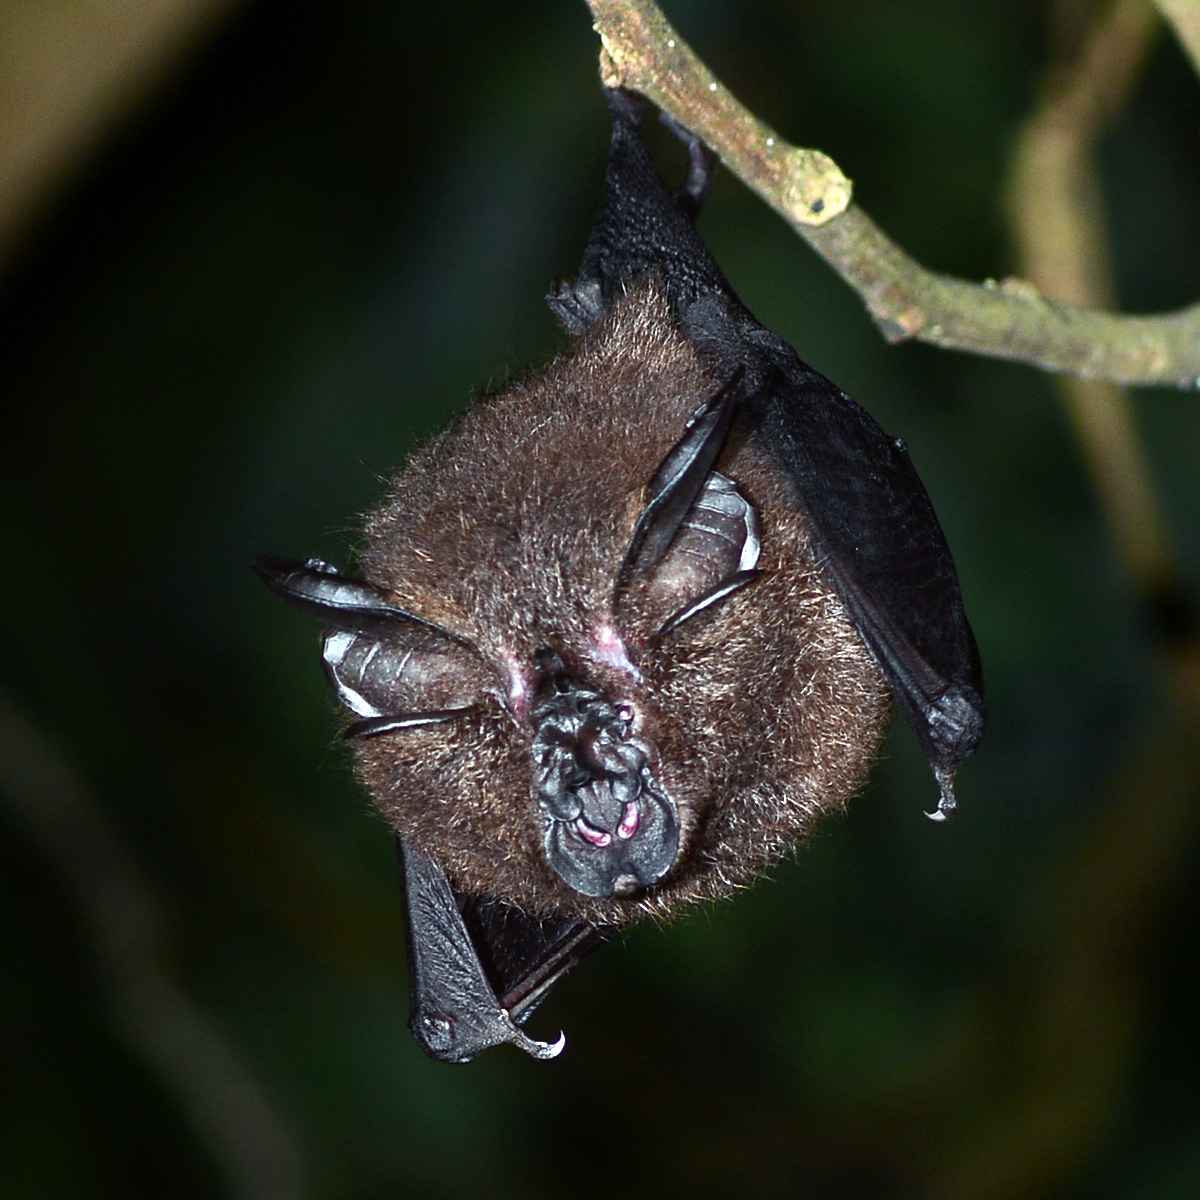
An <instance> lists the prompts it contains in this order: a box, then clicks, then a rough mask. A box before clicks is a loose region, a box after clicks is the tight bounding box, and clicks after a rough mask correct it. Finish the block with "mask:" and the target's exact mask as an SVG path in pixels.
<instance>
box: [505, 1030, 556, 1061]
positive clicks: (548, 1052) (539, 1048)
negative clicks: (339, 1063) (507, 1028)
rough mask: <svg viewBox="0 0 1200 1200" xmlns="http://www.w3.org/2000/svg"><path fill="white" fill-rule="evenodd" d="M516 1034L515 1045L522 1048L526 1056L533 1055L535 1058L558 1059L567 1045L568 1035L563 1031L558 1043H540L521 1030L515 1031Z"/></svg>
mask: <svg viewBox="0 0 1200 1200" xmlns="http://www.w3.org/2000/svg"><path fill="white" fill-rule="evenodd" d="M514 1032H515V1033H516V1034H517V1036H516V1037H515V1038H514V1039H513V1042H514V1044H515V1045H517V1046H520V1047H521V1049H522V1050H524V1051H525V1053H526V1054H532V1055H533V1057H534V1058H542V1059H547V1058H557V1057H558V1056H559V1055H560V1054H561V1053H562V1052H563V1049H564V1048H565V1046H566V1044H567V1035H566V1034H565V1033H563V1032H561V1031H560V1032H559V1035H558V1041H556V1042H539V1041H537V1040H536V1039H534V1038H531V1037H529V1036H528V1034H525V1033H522V1032H521V1031H520V1030H519V1029H514Z"/></svg>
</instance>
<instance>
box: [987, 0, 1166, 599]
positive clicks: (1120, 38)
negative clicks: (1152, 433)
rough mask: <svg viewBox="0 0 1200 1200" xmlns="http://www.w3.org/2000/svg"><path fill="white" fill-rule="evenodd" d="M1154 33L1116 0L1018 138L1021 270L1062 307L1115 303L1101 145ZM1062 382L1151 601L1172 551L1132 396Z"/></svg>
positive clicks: (1059, 69) (1013, 216) (1137, 12)
mask: <svg viewBox="0 0 1200 1200" xmlns="http://www.w3.org/2000/svg"><path fill="white" fill-rule="evenodd" d="M1158 29H1159V22H1158V20H1157V19H1156V17H1155V15H1154V10H1153V8H1152V7H1151V6H1150V4H1148V3H1146V0H1113V2H1112V3H1111V4H1108V5H1107V6H1106V7H1105V8H1104V9H1103V11H1102V12H1101V13H1100V14H1099V15H1098V16H1097V18H1096V19H1095V21H1094V22H1093V23H1092V24H1091V27H1090V28H1089V29H1088V30H1087V32H1086V34H1085V36H1084V38H1083V40H1082V42H1081V44H1080V46H1079V48H1078V50H1077V52H1076V53H1075V54H1074V55H1073V56H1072V58H1071V59H1070V60H1069V61H1066V62H1064V63H1061V64H1059V65H1057V66H1056V67H1054V68H1053V69H1052V70H1051V71H1050V72H1049V74H1048V77H1047V80H1046V83H1045V85H1044V87H1043V89H1042V96H1041V100H1040V102H1039V104H1038V106H1037V108H1036V109H1035V110H1034V112H1033V113H1032V114H1031V116H1030V117H1029V119H1028V120H1027V121H1026V123H1025V125H1024V127H1023V128H1022V130H1021V133H1020V135H1019V137H1018V138H1017V142H1016V148H1015V151H1014V155H1013V172H1012V180H1011V183H1010V187H1009V196H1008V210H1009V217H1010V221H1011V224H1012V229H1013V241H1014V242H1015V244H1016V246H1017V251H1018V255H1019V262H1020V270H1021V271H1023V272H1025V273H1026V274H1027V275H1028V277H1029V278H1030V279H1031V280H1033V281H1034V283H1035V285H1036V286H1037V287H1038V288H1039V289H1041V290H1042V291H1043V292H1045V293H1047V294H1048V295H1051V296H1054V297H1056V298H1058V299H1061V300H1068V301H1071V302H1072V303H1074V304H1080V305H1101V304H1107V303H1111V300H1112V296H1113V293H1114V284H1113V279H1112V270H1111V267H1110V256H1109V251H1108V236H1107V227H1106V222H1105V218H1104V204H1103V197H1102V195H1101V185H1100V176H1099V171H1098V168H1097V166H1096V158H1095V152H1096V146H1097V143H1098V142H1099V140H1100V137H1101V135H1102V134H1103V132H1104V130H1105V128H1106V127H1107V125H1108V123H1109V121H1110V120H1111V119H1112V117H1113V116H1114V115H1115V114H1116V113H1117V112H1118V111H1119V110H1120V109H1121V108H1122V106H1123V105H1124V103H1125V101H1126V99H1127V97H1128V95H1129V93H1130V92H1131V91H1132V90H1133V86H1134V84H1135V82H1136V80H1137V77H1138V75H1139V74H1140V72H1141V68H1142V66H1143V64H1144V63H1145V61H1146V58H1147V56H1148V54H1149V51H1150V48H1151V45H1152V43H1153V40H1154V35H1155V34H1156V33H1157V32H1158ZM1060 385H1061V386H1060V390H1061V393H1062V397H1063V401H1064V403H1065V405H1066V408H1067V412H1068V414H1069V416H1070V417H1071V422H1072V425H1073V427H1074V429H1075V434H1076V437H1077V438H1078V440H1079V443H1080V446H1081V448H1082V450H1083V454H1084V457H1085V459H1086V460H1087V463H1088V466H1089V468H1090V471H1091V475H1092V479H1093V482H1094V484H1095V486H1096V490H1097V492H1098V493H1099V495H1100V499H1101V503H1102V505H1103V509H1104V512H1105V516H1106V520H1107V524H1108V528H1109V533H1110V536H1111V537H1112V540H1113V543H1114V546H1115V548H1116V551H1117V554H1118V555H1119V556H1120V558H1121V560H1122V562H1123V563H1124V565H1125V567H1126V568H1127V569H1128V570H1129V572H1130V573H1131V575H1132V576H1133V578H1134V579H1135V581H1136V582H1137V584H1138V586H1139V588H1140V589H1141V591H1142V593H1143V594H1144V595H1147V596H1155V595H1156V594H1157V593H1158V592H1159V591H1160V590H1162V589H1163V588H1164V587H1168V586H1169V585H1168V581H1171V580H1174V578H1175V566H1174V559H1175V555H1174V552H1173V550H1172V548H1171V545H1170V535H1169V534H1168V532H1167V527H1166V520H1165V518H1164V517H1163V514H1162V511H1161V508H1160V506H1159V504H1158V500H1157V498H1156V497H1155V494H1154V486H1153V484H1152V482H1151V478H1150V470H1149V467H1148V466H1147V464H1146V460H1145V457H1144V455H1143V453H1142V450H1141V442H1140V439H1139V437H1138V431H1137V426H1136V425H1135V423H1134V420H1133V413H1132V411H1131V408H1130V404H1129V399H1128V397H1127V396H1126V395H1125V393H1124V392H1123V391H1121V389H1120V388H1118V387H1115V386H1114V385H1113V384H1111V383H1105V382H1102V381H1099V380H1084V379H1063V380H1061V381H1060Z"/></svg>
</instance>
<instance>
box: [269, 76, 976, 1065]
mask: <svg viewBox="0 0 1200 1200" xmlns="http://www.w3.org/2000/svg"><path fill="white" fill-rule="evenodd" d="M608 104H609V113H610V117H611V123H612V149H611V157H610V161H609V167H608V175H607V180H606V184H605V191H604V197H603V200H602V202H601V206H600V212H599V215H598V217H597V219H596V223H595V226H594V228H593V231H592V234H591V237H590V240H589V241H588V244H587V248H586V251H585V253H584V258H583V264H582V267H581V269H580V272H579V275H578V277H577V278H576V279H575V280H574V281H573V282H570V283H560V284H558V285H556V287H555V288H554V290H553V292H552V294H551V295H550V296H549V297H548V300H549V303H550V307H551V308H552V309H553V311H554V313H555V314H556V315H557V316H558V318H559V320H560V321H561V322H562V323H563V325H564V326H565V327H566V329H567V331H568V332H569V333H570V334H571V335H572V340H571V343H570V345H569V346H568V347H567V349H566V350H565V351H564V352H563V353H562V354H561V355H560V356H559V357H558V358H556V359H555V360H554V361H552V362H551V363H550V364H549V365H548V366H546V367H545V368H543V369H542V370H541V371H540V372H538V373H535V374H532V375H530V376H528V377H526V378H524V379H521V380H519V381H518V382H516V383H514V384H512V385H511V386H509V387H507V388H505V389H504V390H503V391H500V392H499V393H498V394H495V395H491V396H486V397H484V398H482V399H479V400H477V401H476V402H475V403H474V405H473V406H472V407H471V408H470V409H469V410H468V411H467V412H466V413H465V414H464V415H463V416H462V417H461V418H460V419H459V420H458V421H457V422H456V423H455V424H454V425H452V426H451V427H450V428H449V429H447V430H445V431H444V432H442V433H441V434H439V435H438V436H437V437H435V438H434V439H433V440H432V441H431V442H430V443H428V444H427V445H426V446H424V447H423V448H422V449H420V450H418V451H417V452H416V454H415V455H413V457H412V458H411V460H410V461H409V463H408V464H407V466H406V467H405V468H404V470H402V471H401V472H400V474H399V475H397V476H396V478H395V479H394V480H393V481H392V483H391V486H390V490H389V493H388V495H387V498H386V500H385V501H384V503H383V504H382V505H381V506H380V507H379V508H378V509H377V510H376V511H375V512H374V513H373V514H372V515H371V516H370V517H369V518H368V520H367V525H366V531H365V535H364V539H363V548H362V551H361V553H360V555H359V572H360V574H359V577H357V578H353V577H350V576H347V575H343V574H341V573H340V572H339V571H337V570H336V569H335V568H334V567H332V566H330V565H329V564H327V563H324V562H321V561H319V560H315V559H310V560H308V561H307V562H292V561H287V560H281V559H274V558H261V559H259V560H258V561H257V562H256V564H255V566H256V569H257V570H258V572H259V574H260V575H261V576H262V578H263V579H264V581H265V582H266V583H267V585H268V586H269V587H270V588H271V589H272V590H273V591H275V592H276V593H277V594H278V595H279V596H281V597H282V598H283V599H284V600H286V601H288V602H289V603H290V604H292V605H294V606H295V607H296V608H298V609H301V610H302V611H305V612H307V613H309V614H311V615H312V616H315V617H316V618H317V619H318V620H320V621H321V622H322V623H323V625H324V626H325V630H326V632H325V639H324V664H325V669H326V671H327V673H328V675H329V679H330V681H331V683H332V684H333V687H334V689H335V690H336V692H337V695H338V697H339V699H340V701H341V703H342V704H343V705H344V707H345V708H346V710H347V711H348V712H349V713H350V714H351V715H352V718H353V719H352V722H351V723H350V724H349V726H348V728H347V729H346V731H345V736H346V738H348V739H349V740H350V743H351V745H352V747H353V757H354V767H355V772H356V774H357V776H358V778H359V780H360V781H361V783H362V785H363V786H364V787H365V788H366V790H367V791H368V792H369V793H370V794H371V796H372V797H373V798H374V800H375V803H376V804H377V805H378V807H379V808H380V810H381V811H382V812H383V813H384V815H385V816H386V817H387V818H388V820H389V821H390V823H391V824H392V825H393V827H394V828H395V830H396V832H397V836H398V843H399V847H400V856H401V867H402V876H403V882H404V894H405V901H406V917H407V933H408V952H409V975H410V982H411V990H412V1000H413V1014H412V1028H413V1030H414V1032H415V1034H416V1036H417V1038H418V1040H419V1041H420V1043H421V1045H422V1046H423V1047H424V1049H425V1050H426V1051H427V1052H428V1053H430V1054H431V1055H433V1056H434V1057H436V1058H440V1059H444V1060H446V1061H452V1062H465V1061H467V1060H469V1059H470V1058H472V1057H473V1056H474V1055H475V1054H477V1053H478V1052H479V1051H480V1050H483V1049H486V1048H487V1047H489V1046H493V1045H497V1044H499V1043H501V1042H511V1043H514V1044H516V1045H518V1046H521V1047H522V1048H523V1049H525V1050H526V1051H528V1052H529V1053H531V1054H534V1055H537V1056H538V1057H551V1056H553V1055H554V1054H557V1053H558V1051H559V1050H560V1049H561V1048H562V1044H563V1043H562V1038H561V1037H560V1039H559V1040H558V1042H556V1043H554V1044H550V1043H546V1042H539V1041H535V1040H533V1039H532V1038H530V1037H529V1036H528V1035H526V1034H525V1033H524V1031H523V1030H522V1028H521V1025H522V1023H523V1022H524V1020H525V1019H526V1018H527V1017H528V1015H529V1014H530V1013H531V1012H532V1011H533V1009H534V1008H535V1006H536V1005H537V1004H538V1003H539V1002H540V1001H541V999H542V998H543V997H544V996H545V995H546V993H547V991H548V990H549V989H550V988H551V987H552V986H553V984H554V983H555V981H556V980H557V979H559V978H560V977H561V976H562V974H563V973H564V972H565V971H566V970H568V969H569V968H570V967H571V966H572V965H574V964H575V963H576V962H577V961H579V959H580V958H581V957H582V956H583V955H584V954H586V953H587V952H588V950H590V949H591V948H592V947H593V946H595V945H596V944H598V943H599V942H600V941H602V940H603V939H604V938H605V937H607V936H608V935H609V934H610V933H611V932H612V931H613V930H615V929H619V928H622V927H624V926H627V925H629V924H631V923H632V922H634V921H637V920H638V919H640V918H642V917H644V916H648V915H656V916H666V915H670V914H672V913H674V912H677V911H678V910H679V909H681V908H683V907H685V906H687V905H689V904H694V903H696V902H698V901H702V900H706V899H711V898H714V897H718V896H723V895H726V894H728V893H729V892H730V891H731V890H732V889H734V888H735V887H737V886H739V885H740V884H743V883H744V882H745V881H747V880H748V879H751V878H753V877H755V876H757V875H759V874H761V873H762V872H763V871H764V870H765V869H766V868H767V867H769V866H770V865H771V864H772V863H773V862H776V861H777V860H778V859H780V858H781V857H782V856H784V855H786V854H787V853H789V852H790V851H791V850H792V849H793V848H794V847H795V846H796V844H797V843H798V842H799V841H801V840H802V839H803V838H804V837H805V836H806V835H807V834H808V833H809V831H810V830H811V829H812V827H813V825H814V824H815V822H816V821H817V820H818V819H819V818H820V817H821V816H822V815H823V814H824V813H827V812H830V811H834V810H838V809H841V808H842V807H843V806H844V805H845V804H846V802H847V801H848V799H849V798H850V797H851V796H852V795H853V794H854V793H855V792H856V791H857V790H859V789H860V788H861V787H862V785H863V783H864V780H865V775H866V772H867V770H868V768H869V766H870V763H871V761H872V759H873V757H874V755H875V753H876V751H877V748H878V746H879V742H880V739H881V737H882V734H883V730H884V727H885V724H886V721H887V717H888V712H889V707H890V706H889V695H890V697H891V699H892V700H894V701H895V703H896V705H897V706H898V707H899V708H900V710H901V711H902V712H903V713H904V715H905V717H906V718H907V720H908V722H909V724H910V725H911V726H912V728H913V730H914V732H915V733H916V735H917V738H918V739H919V741H920V743H921V746H922V747H923V749H924V750H925V753H926V755H927V756H928V758H929V762H930V764H931V766H932V768H933V772H934V775H935V776H936V778H937V781H938V784H939V788H940V799H939V803H938V808H937V811H936V812H935V813H933V814H930V815H932V816H935V817H938V818H942V817H944V816H946V815H947V814H949V813H950V812H951V811H952V809H953V807H954V793H953V775H954V771H955V768H956V767H957V766H958V764H959V762H960V761H961V760H962V759H963V757H964V756H966V755H967V754H969V753H971V751H972V750H974V748H975V746H976V744H977V743H978V741H979V737H980V735H981V733H982V728H983V718H984V706H983V699H982V677H981V672H980V665H979V655H978V651H977V649H976V646H975V639H974V637H973V636H972V633H971V629H970V626H969V625H968V624H967V620H966V617H965V615H964V613H963V608H962V600H961V596H960V593H959V585H958V580H957V576H956V574H955V570H954V564H953V562H952V560H951V557H950V552H949V550H948V548H947V546H946V541H945V538H944V536H943V534H942V531H941V528H940V526H939V525H938V521H937V518H936V516H935V515H934V512H933V508H932V506H931V504H930V501H929V497H928V495H927V494H926V492H925V489H924V487H923V486H922V484H921V482H920V480H919V479H918V478H917V474H916V472H915V471H914V469H913V467H912V464H911V462H910V461H909V456H908V453H907V451H906V449H905V446H904V443H903V442H902V441H900V440H899V439H894V438H890V437H888V436H887V435H886V434H885V433H884V432H883V431H882V430H881V429H880V427H879V426H878V425H877V424H876V423H875V421H874V420H873V419H872V418H871V417H870V416H869V415H868V414H867V413H866V412H864V411H863V409H861V408H859V407H858V405H856V404H855V403H854V402H853V401H852V400H851V399H850V398H849V397H848V396H847V395H846V394H845V393H844V392H842V391H840V390H839V389H838V388H837V387H836V386H835V385H834V384H832V383H831V382H830V381H829V380H828V379H826V378H825V377H824V376H822V375H820V374H818V373H817V372H816V371H814V370H813V369H812V368H811V367H808V366H806V365H805V364H804V363H803V362H801V361H800V359H799V358H798V357H797V356H796V353H795V351H794V350H792V348H791V347H790V346H788V345H787V344H786V343H785V342H784V341H783V340H782V339H781V338H779V337H777V336H776V335H775V334H773V333H771V332H770V331H769V330H767V329H765V328H763V326H762V325H760V324H759V323H758V322H757V321H756V320H755V319H754V317H753V316H751V314H750V313H749V312H748V311H747V310H746V308H745V307H743V305H742V304H741V302H740V301H739V300H738V298H737V296H736V295H735V294H734V291H733V289H732V287H731V286H730V285H729V282H728V281H727V280H726V279H725V276H724V275H723V274H722V273H721V271H720V269H719V268H718V267H717V265H716V264H715V263H714V261H713V260H712V258H711V257H710V255H709V253H708V251H707V250H706V248H705V247H704V245H703V243H702V242H701V241H700V239H699V237H698V236H697V234H696V232H695V230H694V228H693V222H694V219H695V216H696V213H697V211H698V210H699V208H700V205H701V203H702V202H703V200H704V198H705V195H706V194H707V191H708V186H709V182H710V179H711V175H712V171H713V165H714V163H713V159H712V156H711V154H710V153H709V151H708V150H707V148H706V147H704V146H703V145H702V144H701V143H700V142H699V141H698V140H697V139H696V138H694V137H691V136H689V135H687V134H686V133H685V132H683V131H682V130H677V132H679V133H680V135H681V136H682V137H683V139H684V141H685V142H686V144H687V147H688V169H687V175H686V179H685V181H684V183H683V184H682V186H681V187H680V188H679V189H678V191H677V192H675V193H674V194H672V193H671V192H670V191H669V190H668V188H667V186H666V184H665V183H664V182H663V179H662V177H661V176H660V175H659V173H658V170H657V169H656V167H655V166H654V164H653V162H652V161H651V159H650V157H649V154H648V152H647V150H646V147H645V145H644V143H643V141H642V137H641V133H640V120H641V115H642V108H643V105H642V102H641V101H640V100H639V99H637V98H636V97H635V96H634V95H633V94H631V93H628V92H625V91H621V90H613V91H610V92H609V93H608Z"/></svg>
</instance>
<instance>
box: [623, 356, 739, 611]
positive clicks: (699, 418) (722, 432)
mask: <svg viewBox="0 0 1200 1200" xmlns="http://www.w3.org/2000/svg"><path fill="white" fill-rule="evenodd" d="M741 380H742V371H741V368H738V369H737V370H736V371H735V372H734V373H733V376H732V377H731V378H730V380H729V382H728V383H726V384H725V386H724V387H723V388H721V390H720V391H719V392H717V393H716V395H714V396H712V397H711V398H710V399H708V400H706V401H705V402H704V403H703V404H702V405H701V406H700V407H699V408H698V409H697V410H696V411H695V412H694V413H693V414H692V417H691V420H689V421H688V423H687V427H686V428H685V429H684V431H683V436H682V437H681V438H680V439H679V441H677V442H676V443H675V445H674V446H672V447H671V449H670V450H669V451H668V452H667V456H666V458H664V459H663V460H662V462H661V463H660V464H659V467H658V470H657V471H655V472H654V476H653V478H651V480H650V484H649V487H648V489H647V491H648V498H647V500H646V507H645V508H644V509H643V510H642V515H641V516H640V517H639V518H638V523H637V525H635V526H634V530H633V535H632V537H630V539H629V545H628V546H627V547H626V549H625V555H624V558H623V559H622V560H621V566H620V569H619V570H618V571H617V578H616V581H615V583H614V584H613V603H614V605H616V604H618V603H619V601H620V599H621V596H622V595H623V594H624V592H625V591H626V589H627V588H628V587H629V585H630V584H631V583H632V582H633V581H634V580H636V579H638V578H645V577H646V576H647V575H649V574H650V572H652V571H653V570H654V569H655V567H657V566H658V564H659V563H660V562H661V561H662V558H663V556H664V555H665V554H666V553H667V550H668V548H669V547H670V545H671V542H672V541H673V540H674V538H675V535H676V533H678V531H679V527H680V526H681V525H682V524H683V521H684V518H685V517H686V516H687V514H688V511H689V509H691V507H692V505H693V504H694V503H695V502H696V498H697V496H699V494H700V492H701V489H702V488H703V487H704V481H705V480H706V479H707V478H708V476H709V473H710V472H711V471H712V469H713V466H714V465H715V464H716V461H717V459H718V458H719V457H720V454H721V450H722V449H723V448H724V446H725V439H726V438H727V437H728V436H729V429H730V426H731V425H732V424H733V418H734V416H735V415H736V413H737V401H738V398H739V393H740V387H739V385H740V383H741Z"/></svg>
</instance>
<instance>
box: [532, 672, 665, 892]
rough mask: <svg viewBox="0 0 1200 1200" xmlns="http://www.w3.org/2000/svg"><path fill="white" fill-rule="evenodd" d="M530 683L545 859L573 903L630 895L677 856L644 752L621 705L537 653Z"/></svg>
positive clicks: (661, 794)
mask: <svg viewBox="0 0 1200 1200" xmlns="http://www.w3.org/2000/svg"><path fill="white" fill-rule="evenodd" d="M538 674H539V678H540V685H539V688H538V696H537V701H536V702H535V704H534V706H533V711H532V713H531V716H532V717H533V722H534V726H535V733H534V738H533V758H534V775H533V796H534V799H535V800H536V801H537V803H538V806H539V808H540V810H541V814H542V818H543V820H544V821H545V827H546V834H545V849H546V856H547V858H548V859H549V861H550V865H551V867H553V868H554V870H555V872H556V873H557V874H558V876H559V878H561V879H562V880H563V882H564V883H566V884H567V885H568V886H569V887H571V888H573V889H574V890H575V891H577V892H579V893H580V894H581V895H584V896H589V897H593V898H597V899H602V898H605V897H610V896H619V897H626V896H633V895H636V894H637V893H638V892H641V891H644V890H645V889H646V888H649V887H652V886H653V885H654V884H656V883H657V882H658V881H659V880H660V879H661V878H662V877H663V876H664V875H665V874H666V873H667V872H668V871H669V870H670V869H671V867H672V866H673V865H674V863H675V859H676V856H677V854H678V852H679V821H678V818H677V815H676V812H675V806H674V804H673V803H672V802H671V800H670V798H669V797H668V796H667V794H666V793H665V792H664V791H663V789H662V787H661V786H660V785H659V783H658V781H657V780H656V779H655V778H654V775H653V773H652V771H651V770H650V765H649V758H650V746H649V745H648V743H646V742H645V741H644V740H643V739H641V738H638V737H635V736H633V735H632V733H631V728H632V721H633V712H632V709H631V706H630V705H629V704H627V703H621V704H616V705H614V704H613V703H612V702H611V701H609V700H608V699H607V698H606V697H605V696H604V695H603V693H601V692H599V691H597V690H596V689H595V688H593V687H591V686H589V685H588V684H586V683H583V682H582V681H580V680H578V679H575V678H572V677H571V676H569V675H568V674H567V672H566V669H565V668H564V666H563V663H562V659H561V658H559V656H558V655H557V654H553V653H552V652H550V651H543V652H541V653H540V654H539V656H538Z"/></svg>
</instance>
